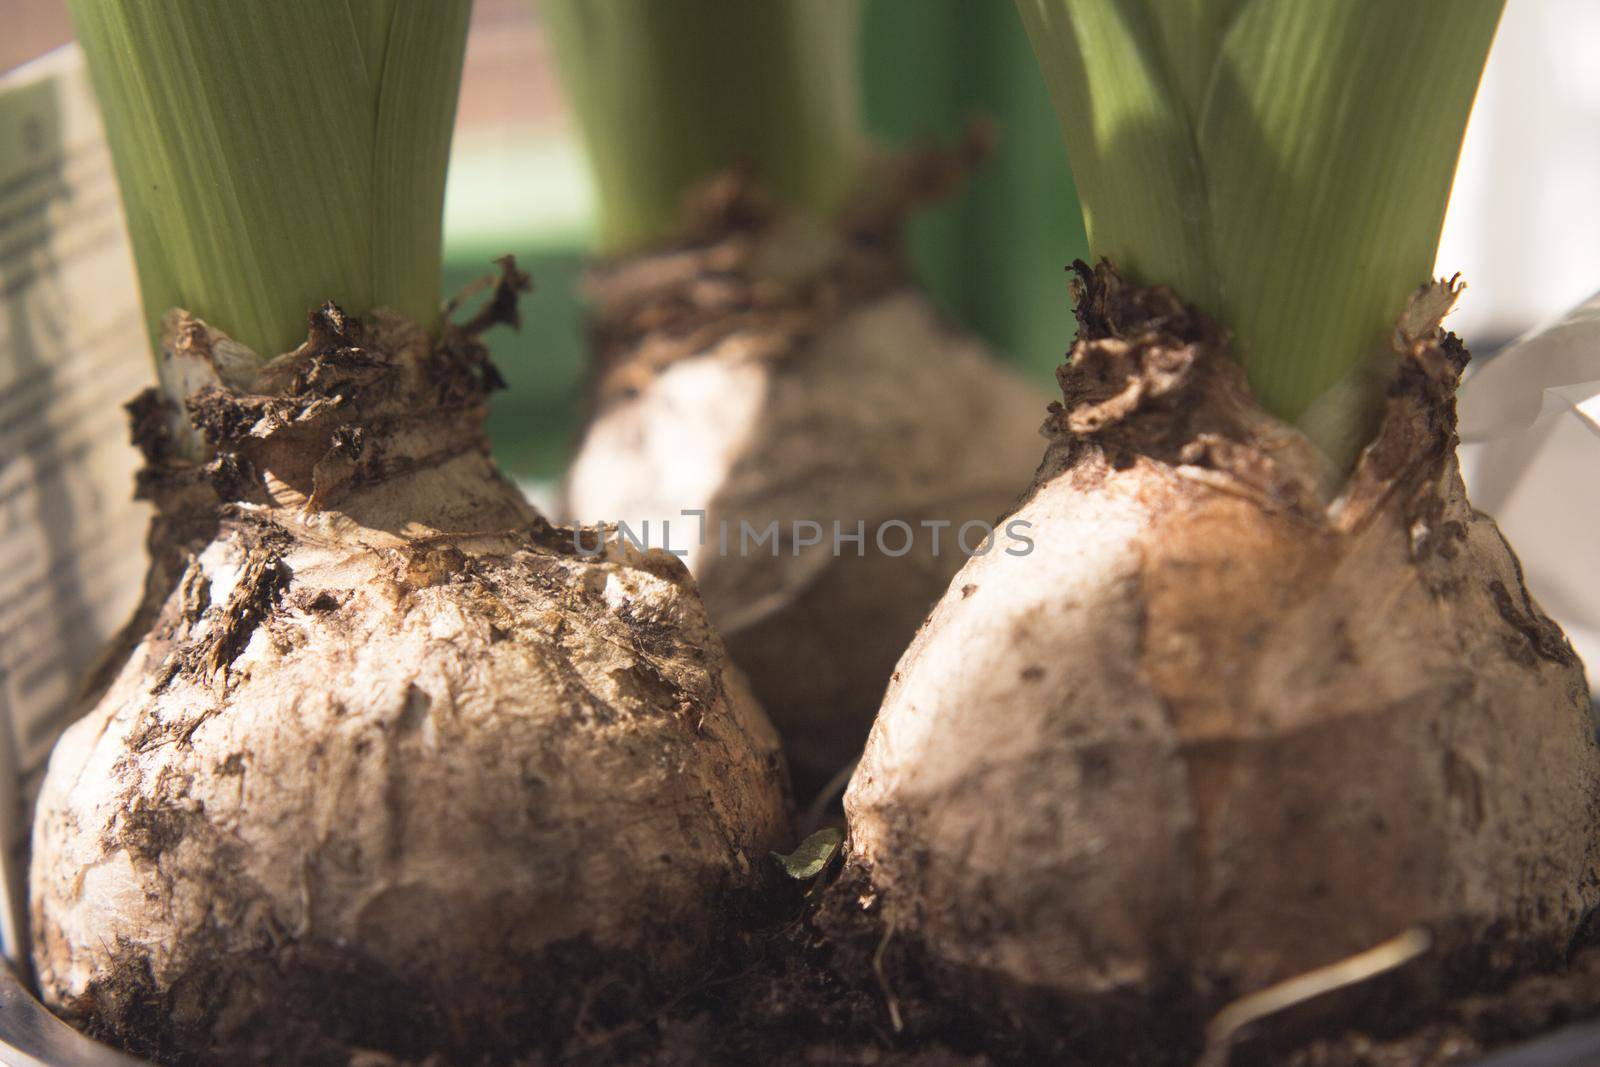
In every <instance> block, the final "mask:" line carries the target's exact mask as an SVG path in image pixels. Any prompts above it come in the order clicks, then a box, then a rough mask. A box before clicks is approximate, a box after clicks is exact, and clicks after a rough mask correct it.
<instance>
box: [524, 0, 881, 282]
mask: <svg viewBox="0 0 1600 1067" xmlns="http://www.w3.org/2000/svg"><path fill="white" fill-rule="evenodd" d="M538 10H539V12H540V14H541V16H542V17H543V18H544V20H545V22H546V25H547V26H548V27H549V30H550V32H551V35H552V37H553V39H554V42H555V46H556V54H557V59H558V63H559V66H560V68H561V72H562V76H563V81H564V82H565V84H566V87H567V92H568V95H569V97H570V98H571V101H572V104H573V107H574V109H575V110H576V111H577V114H578V117H579V120H580V122H581V124H582V127H583V138H584V142H585V145H586V147H587V149H588V155H589V161H590V166H591V169H592V171H593V173H594V178H595V184H596V187H597V190H598V194H599V207H600V229H601V241H602V243H603V245H604V247H605V248H606V249H607V250H608V251H613V252H616V251H625V250H627V249H631V248H637V247H640V246H645V245H650V244H654V243H657V242H660V241H663V240H666V239H668V238H670V237H671V236H672V235H673V234H674V233H675V232H676V231H677V230H678V229H679V228H680V227H681V226H682V224H683V206H684V197H685V194H686V193H687V192H688V190H689V189H691V188H692V187H694V186H695V185H696V184H697V183H699V182H701V181H703V180H704V179H706V178H708V177H710V176H711V175H713V174H716V173H718V172H720V171H723V170H726V169H728V168H730V167H734V166H742V167H745V168H747V169H748V171H749V173H750V175H751V177H752V178H753V179H755V180H756V181H757V182H758V183H759V184H760V186H761V187H762V188H763V189H764V190H765V191H767V192H768V193H770V194H772V195H774V196H776V197H778V198H779V199H780V201H781V202H783V203H784V204H786V205H787V206H789V207H791V208H796V209H799V210H801V211H804V212H810V213H813V214H816V215H827V214H829V213H831V212H832V211H833V210H834V209H835V208H837V207H838V206H839V204H840V202H841V201H842V200H843V199H844V197H846V196H847V195H848V194H849V193H850V192H851V191H852V190H853V189H854V187H855V185H856V183H857V182H858V181H859V178H860V170H861V164H862V160H863V157H864V148H865V144H866V139H865V137H864V135H863V133H862V129H861V119H860V110H861V108H860V89H859V84H858V83H859V75H858V72H857V69H856V65H857V40H856V39H857V35H858V22H859V17H858V15H859V12H858V10H857V5H856V3H855V2H854V0H759V2H751V0H672V2H670V3H664V2H661V0H542V2H541V3H540V4H539V7H538Z"/></svg>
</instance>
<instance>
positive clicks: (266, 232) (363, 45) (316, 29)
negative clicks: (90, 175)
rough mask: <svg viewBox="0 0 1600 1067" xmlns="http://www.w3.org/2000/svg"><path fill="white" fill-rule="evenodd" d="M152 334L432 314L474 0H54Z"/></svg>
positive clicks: (292, 330) (291, 331)
mask: <svg viewBox="0 0 1600 1067" xmlns="http://www.w3.org/2000/svg"><path fill="white" fill-rule="evenodd" d="M70 8H71V11H72V16H73V20H74V23H75V24H76V27H77V32H78V40H79V43H80V45H81V46H82V48H83V52H84V57H85V60H86V62H87V64H88V67H89V73H90V76H91V78H92V80H93V82H94V85H95V89H96V95H97V96H98V98H99V100H100V108H101V113H102V115H103V117H104V119H105V124H106V134H107V138H108V140H109V142H110V145H111V154H112V159H113V161H114V163H115V165H116V170H117V177H118V180H119V183H120V185H121V187H122V198H123V205H124V208H125V210H126V214H127V218H128V229H129V234H130V237H131V239H132V243H133V252H134V259H135V263H136V266H137V268H138V273H139V281H140V287H141V290H142V293H143V298H144V308H145V315H146V319H147V322H148V324H149V326H150V330H151V332H152V334H154V333H155V331H156V329H157V323H159V321H160V318H161V315H162V314H163V313H164V312H165V311H166V310H167V309H169V308H171V307H175V306H179V307H184V308H186V309H188V310H189V311H191V312H193V313H195V314H197V315H200V316H201V317H203V318H205V319H207V320H208V321H210V322H211V323H212V324H213V325H215V326H217V327H218V328H220V329H222V330H224V331H226V332H227V333H229V334H231V335H232V336H233V337H234V338H235V339H236V340H238V341H240V342H242V343H244V344H246V345H248V346H249V347H250V348H252V349H253V350H254V351H255V352H256V353H257V354H258V355H260V356H262V357H263V358H270V357H272V356H274V355H276V354H278V353H279V352H281V351H284V350H286V349H288V348H291V347H293V346H294V345H296V344H298V343H299V341H301V340H303V339H304V336H305V317H306V314H307V312H309V311H310V310H312V309H314V308H315V307H317V306H318V305H320V304H321V303H322V302H323V301H325V300H335V301H338V302H339V303H340V304H342V305H343V306H344V307H345V308H346V310H348V311H351V312H353V313H358V314H359V313H364V312H366V311H368V310H370V309H372V308H374V307H379V306H388V307H391V308H394V309H395V310H398V311H401V312H403V313H405V314H407V315H409V316H411V317H412V318H414V319H417V320H418V321H419V322H421V323H422V324H423V325H424V326H425V327H428V328H431V327H432V326H434V325H435V324H436V323H437V320H438V308H439V299H438V292H439V273H440V260H439V243H440V240H439V237H440V225H441V222H440V218H441V210H442V205H443V195H444V168H445V162H446V157H447V155H448V150H449V143H450V128H451V126H452V124H453V120H454V115H455V104H456V92H457V88H458V84H459V81H460V73H461V56H462V52H463V51H464V49H465V43H466V26H467V15H468V12H469V10H470V0H428V2H427V3H398V2H396V0H273V2H272V3H239V2H236V0H70Z"/></svg>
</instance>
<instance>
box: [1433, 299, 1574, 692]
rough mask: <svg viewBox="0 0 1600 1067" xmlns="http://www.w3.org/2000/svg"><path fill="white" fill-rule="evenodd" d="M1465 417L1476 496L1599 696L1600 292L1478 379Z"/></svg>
mask: <svg viewBox="0 0 1600 1067" xmlns="http://www.w3.org/2000/svg"><path fill="white" fill-rule="evenodd" d="M1591 284H1592V282H1591ZM1459 409H1460V413H1461V466H1462V473H1463V475H1464V476H1465V478H1466V482H1467V492H1468V495H1469V496H1470V497H1471V498H1472V502H1473V504H1474V505H1476V506H1477V507H1478V508H1479V509H1480V510H1483V511H1486V512H1488V513H1489V514H1491V515H1493V516H1494V517H1495V519H1496V521H1497V522H1499V524H1500V529H1501V531H1502V532H1504V533H1505V535H1506V537H1507V539H1508V540H1510V542H1511V544H1512V545H1513V546H1514V547H1515V548H1516V551H1517V555H1518V556H1519V557H1520V558H1521V560H1522V566H1523V569H1524V571H1525V572H1526V573H1527V578H1528V586H1529V588H1530V589H1531V590H1532V591H1533V595H1534V596H1535V597H1536V598H1537V599H1538V601H1539V603H1540V605H1542V606H1543V608H1544V610H1545V611H1546V612H1548V613H1549V614H1550V615H1551V616H1552V617H1554V618H1555V620H1556V621H1557V622H1559V623H1560V624H1561V626H1562V628H1563V629H1564V630H1566V632H1567V636H1568V637H1570V638H1571V639H1572V643H1573V645H1574V647H1576V648H1577V650H1578V655H1579V656H1581V657H1582V658H1583V662H1584V666H1585V668H1586V669H1587V670H1588V673H1589V687H1590V690H1591V692H1595V693H1596V694H1597V695H1600V534H1597V531H1600V492H1597V491H1596V490H1597V489H1600V294H1596V295H1595V296H1592V297H1590V298H1589V299H1588V300H1587V301H1585V302H1584V303H1583V304H1580V305H1579V306H1578V307H1576V308H1574V309H1573V310H1572V311H1571V312H1569V313H1568V314H1567V315H1566V316H1565V317H1564V318H1562V319H1560V320H1559V321H1557V322H1556V323H1555V324H1553V325H1551V326H1547V327H1545V328H1543V329H1540V330H1537V331H1535V332H1534V333H1532V334H1530V335H1528V336H1527V337H1524V338H1522V339H1521V340H1519V341H1518V342H1516V343H1515V344H1513V345H1512V346H1510V347H1509V348H1507V349H1506V350H1505V351H1504V352H1502V353H1501V354H1500V355H1498V356H1496V357H1495V358H1494V359H1493V360H1491V361H1490V362H1489V363H1488V364H1486V365H1485V366H1484V368H1483V370H1482V371H1481V372H1480V373H1478V374H1475V375H1473V376H1471V377H1470V378H1468V380H1467V382H1466V383H1465V384H1464V385H1463V386H1462V387H1461V395H1460V401H1459Z"/></svg>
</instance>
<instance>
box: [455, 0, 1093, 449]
mask: <svg viewBox="0 0 1600 1067" xmlns="http://www.w3.org/2000/svg"><path fill="white" fill-rule="evenodd" d="M497 7H498V5H492V4H491V5H483V4H482V2H481V0H480V11H479V16H478V17H481V18H484V19H493V18H494V17H496V14H495V8H497ZM485 8H487V10H485ZM504 10H505V14H504V16H503V17H504V18H506V19H508V20H510V19H514V18H516V17H519V14H520V17H523V18H526V14H525V12H526V10H527V9H526V8H522V7H521V6H520V5H518V6H517V7H515V8H511V7H508V8H506V9H504ZM863 18H864V26H863V44H862V53H863V55H862V59H863V63H864V68H865V69H864V77H863V88H864V93H865V97H866V110H867V117H868V123H869V126H870V128H871V129H872V131H873V133H874V134H875V135H877V136H878V137H879V139H880V140H881V141H882V142H883V143H884V144H885V145H889V146H893V145H896V144H902V143H905V142H907V141H911V140H916V139H920V138H928V137H933V138H939V139H943V140H949V139H951V138H954V137H955V136H957V135H958V134H959V133H960V131H961V130H962V128H963V126H964V124H965V123H966V122H967V121H968V120H970V119H972V118H973V117H976V116H988V117H990V118H992V119H994V120H995V121H996V122H997V123H998V125H999V132H1000V143H999V149H998V151H997V152H996V154H995V156H994V157H993V158H992V159H991V160H990V161H989V163H988V164H987V165H986V166H985V167H984V168H983V169H982V170H981V171H980V172H979V173H978V174H977V175H976V176H975V177H974V179H973V180H972V182H971V183H970V184H969V185H968V186H966V187H965V188H964V189H963V190H962V191H961V193H959V194H958V195H957V196H956V197H955V198H953V199H952V200H951V201H949V202H947V203H945V204H943V205H940V206H938V207H936V208H933V209H931V210H929V211H927V212H926V213H924V214H923V215H922V216H921V217H920V218H919V219H917V220H916V221H915V223H914V224H913V226H912V229H911V232H910V240H911V248H912V254H913V258H914V261H915V265H916V270H917V273H918V275H919V277H920V278H921V280H922V281H923V283H924V284H925V285H926V286H927V287H928V290H929V291H930V292H931V293H932V295H933V297H934V299H935V301H936V302H937V303H938V304H939V305H940V307H941V308H943V309H944V311H945V312H946V313H947V314H949V315H950V316H951V317H952V318H953V319H955V320H956V321H958V322H961V323H963V324H965V325H966V326H968V327H969V328H971V329H973V330H974V331H976V332H977V333H978V334H980V335H981V336H983V337H985V338H987V339H988V340H989V342H990V343H991V344H992V345H993V346H994V348H995V351H996V353H997V355H998V356H999V357H1000V358H1004V359H1008V360H1012V361H1014V362H1015V363H1017V364H1018V365H1019V366H1021V367H1023V368H1025V370H1026V371H1027V373H1029V374H1030V375H1031V376H1033V377H1035V378H1036V379H1038V380H1039V381H1041V382H1049V381H1050V376H1051V372H1052V371H1053V370H1054V368H1055V366H1056V364H1057V363H1058V362H1060V357H1061V354H1062V353H1063V352H1064V351H1065V350H1066V347H1067V345H1068V344H1069V343H1070V341H1071V339H1072V334H1073V326H1072V314H1071V308H1070V306H1069V304H1068V301H1067V288H1066V281H1067V276H1066V273H1065V270H1064V268H1065V266H1066V264H1067V263H1069V262H1071V260H1072V259H1073V258H1074V257H1077V256H1083V255H1086V250H1087V244H1086V242H1085V239H1084V235H1083V224H1082V220H1081V219H1080V217H1079V214H1078V208H1077V201H1076V198H1075V196H1074V194H1073V190H1072V184H1071V175H1070V172H1069V171H1068V168H1067V160H1066V153H1065V150H1064V149H1063V147H1062V143H1061V135H1060V132H1059V129H1058V127H1057V125H1056V120H1055V116H1054V114H1053V113H1052V112H1051V110H1050V101H1049V98H1048V96H1047V95H1046V92H1045V87H1044V82H1043V78H1042V76H1041V75H1040V73H1039V70H1038V66H1037V65H1036V64H1035V62H1034V59H1033V54H1032V52H1031V50H1030V48H1029V45H1028V41H1027V37H1026V36H1025V34H1024V33H1023V30H1022V26H1021V23H1020V22H1019V20H1018V19H1017V16H1016V12H1015V10H1014V9H1013V8H1012V6H1011V5H1010V4H1009V3H1001V2H997V0H865V3H864V13H863ZM534 19H535V20H536V19H537V15H536V14H535V15H534ZM482 30H483V32H482V33H480V32H479V31H480V27H479V26H478V25H477V24H476V19H475V25H474V42H473V44H471V45H469V51H468V63H467V71H468V74H467V78H468V84H467V85H466V86H464V89H463V93H464V95H463V111H464V115H463V122H462V124H461V126H460V128H459V131H458V135H457V143H456V148H455V152H454V156H453V159H452V165H451V177H450V189H449V192H448V193H447V196H446V201H447V202H446V227H445V234H446V241H447V248H446V265H445V291H446V293H447V294H450V293H456V292H459V291H460V289H461V288H462V287H463V286H465V285H466V284H467V283H468V282H470V281H471V280H473V279H474V278H476V277H479V276H481V275H483V274H484V273H486V271H487V270H489V263H490V260H491V259H493V258H494V257H495V256H498V255H501V254H503V253H505V252H508V251H509V252H513V253H515V254H516V256H517V258H518V260H519V261H520V262H521V263H523V264H524V265H525V266H526V267H527V268H528V269H529V270H530V271H531V272H532V274H533V277H534V286H535V291H534V293H533V294H532V295H531V296H530V297H529V298H528V299H527V300H526V301H525V302H524V304H523V327H522V331H521V332H520V334H512V333H510V332H509V331H497V332H496V333H495V334H493V335H491V338H490V341H491V344H492V346H493V349H494V353H495V358H496V360H497V362H498V363H499V366H500V368H501V371H502V373H503V374H504V375H505V377H506V380H507V382H508V383H509V384H510V388H509V389H507V390H506V391H505V392H503V393H500V394H499V395H497V396H496V397H495V399H494V402H493V413H492V415H491V417H490V422H489V432H490V436H491V438H492V440H493V442H494V447H495V451H496V454H497V455H498V457H499V458H500V460H501V462H502V464H503V465H504V466H505V467H506V469H507V470H508V471H509V472H510V473H511V474H513V475H514V476H516V477H518V478H519V479H524V480H549V479H554V478H556V477H558V476H559V474H560V471H561V469H562V466H563V464H564V462H565V460H566V457H567V454H568V453H569V451H570V449H571V448H572V446H573V444H574V443H575V435H576V433H577V420H578V417H579V415H580V401H579V395H580V386H581V380H582V373H583V372H582V366H583V363H582V361H583V306H582V301H581V295H580V293H579V290H578V286H579V283H580V280H581V274H582V265H583V260H584V255H585V249H586V248H587V246H588V242H589V237H590V233H591V230H592V219H593V206H592V202H591V198H590V194H589V190H588V178H587V174H586V172H585V170H584V166H583V161H582V157H581V154H580V152H579V149H578V147H577V145H576V140H575V137H574V131H573V130H572V128H571V126H570V122H567V121H565V120H564V119H559V118H558V119H556V120H554V121H552V122H549V123H547V124H546V125H544V126H543V127H539V128H536V129H534V130H533V131H532V132H529V131H520V132H518V133H517V134H516V135H515V136H494V135H493V134H489V135H486V136H479V135H477V134H475V133H474V128H475V123H474V121H473V116H474V114H475V112H476V111H477V110H480V109H481V110H484V111H487V112H493V111H494V110H495V102H493V101H490V102H489V103H484V102H483V101H481V100H480V99H479V98H478V97H475V96H473V95H472V94H473V92H474V89H473V85H472V81H473V78H474V70H475V68H478V69H482V68H492V67H493V65H494V63H495V62H496V55H497V51H503V52H505V53H506V55H505V56H504V57H502V61H503V62H505V63H507V64H516V63H521V64H524V65H526V64H529V63H535V64H536V65H537V64H538V63H541V62H542V63H545V64H546V66H547V65H548V59H549V56H548V53H547V52H544V53H542V54H541V53H540V52H539V51H538V49H539V48H540V47H541V45H540V41H539V35H538V29H537V23H536V21H535V22H534V23H533V24H532V25H531V26H526V27H518V26H516V25H513V24H511V23H509V22H508V23H507V24H506V25H503V26H500V27H498V29H497V28H496V27H495V26H494V25H493V24H492V22H491V23H490V24H489V25H486V26H484V27H482ZM524 33H526V34H529V35H531V36H530V39H529V40H521V37H522V35H523V34H524ZM519 42H520V43H519ZM474 49H476V50H477V51H476V52H475V51H474ZM512 53H516V55H513V54H512ZM524 73H527V71H526V68H525V67H524ZM533 74H534V76H536V77H537V76H539V74H540V72H538V71H535V72H533ZM499 80H500V81H502V82H504V81H507V80H508V79H507V78H501V79H499ZM488 81H490V79H488V78H484V79H480V80H479V85H480V86H481V85H484V84H485V83H487V82H488ZM529 95H531V97H532V98H533V101H532V103H531V104H529V105H527V106H531V107H533V108H535V109H537V108H539V107H544V108H546V109H548V110H550V111H552V112H554V113H559V112H560V111H561V109H562V104H561V102H560V100H559V94H558V90H555V89H554V88H553V81H544V80H540V81H539V82H538V85H537V86H536V87H535V88H534V89H532V90H530V91H529ZM541 97H545V98H546V99H543V100H542V101H541V99H540V98H541ZM510 103H511V102H509V101H502V102H500V107H501V110H502V111H503V110H504V108H505V107H507V106H510Z"/></svg>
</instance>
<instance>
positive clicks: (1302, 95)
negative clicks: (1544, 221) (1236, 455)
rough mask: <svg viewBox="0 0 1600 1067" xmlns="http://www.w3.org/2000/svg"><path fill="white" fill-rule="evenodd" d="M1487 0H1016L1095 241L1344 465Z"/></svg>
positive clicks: (1448, 161) (1401, 299)
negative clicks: (1214, 339)
mask: <svg viewBox="0 0 1600 1067" xmlns="http://www.w3.org/2000/svg"><path fill="white" fill-rule="evenodd" d="M1502 3H1503V0H1404V2H1395V0H1017V6H1018V9H1019V11H1020V12H1021V14H1022V18H1023V21H1024V23H1025V24H1026V25H1027V28H1028V32H1029V35H1030V37H1031V38H1032V40H1033V45H1034V51H1035V53H1036V55H1037V56H1038V58H1039V62H1040V64H1041V66H1042V67H1043V69H1044V71H1045V76H1046V80H1047V82H1048V83H1049V86H1050V91H1051V95H1052V97H1053V99H1054V102H1055V105H1056V110H1057V113H1058V114H1059V116H1060V119H1061V125H1062V130H1063V132H1064V134H1065V136H1066V141H1067V149H1068V153H1069V155H1070V157H1071V162H1072V170H1073V176H1074V177H1075V178H1076V180H1077V187H1078V194H1079V198H1080V201H1081V203H1082V206H1083V211H1084V218H1085V223H1086V226H1087V229H1088V234H1089V242H1090V247H1091V249H1092V250H1093V251H1094V253H1095V254H1096V255H1101V256H1106V257H1108V258H1110V259H1112V260H1113V261H1114V262H1116V263H1117V264H1118V265H1119V266H1120V267H1122V268H1123V270H1124V271H1125V272H1126V273H1128V274H1129V275H1131V276H1132V277H1135V278H1137V279H1138V280H1140V281H1143V282H1145V283H1149V284H1154V283H1162V282H1164V283H1167V284H1170V285H1172V286H1173V288H1174V289H1176V290H1177V291H1178V293H1179V294H1180V295H1181V296H1182V297H1184V298H1185V299H1187V300H1189V301H1192V302H1194V303H1196V304H1198V305H1199V306H1201V307H1202V308H1203V309H1205V310H1206V311H1207V312H1209V313H1210V314H1211V315H1212V316H1214V317H1215V318H1216V319H1217V320H1218V321H1220V322H1221V323H1222V325H1224V326H1225V327H1227V328H1228V329H1229V330H1230V331H1231V332H1232V334H1233V337H1234V348H1235V354H1236V355H1237V356H1238V358H1239V359H1240V360H1241V361H1242V362H1243V363H1244V366H1245V370H1246V373H1247V375H1248V377H1249V379H1250V384H1251V387H1252V388H1253V389H1254V391H1255V393H1256V396H1257V398H1258V399H1259V400H1260V402H1261V403H1262V404H1263V406H1265V407H1266V408H1267V410H1269V411H1272V412H1273V413H1275V414H1277V415H1279V416H1280V417H1282V418H1285V419H1289V420H1292V421H1298V422H1299V423H1300V424H1301V426H1302V428H1304V429H1305V430H1306V431H1307V432H1308V433H1309V434H1311V436H1312V437H1313V439H1314V440H1316V441H1317V443H1318V444H1319V445H1321V446H1322V447H1323V449H1324V450H1325V451H1326V452H1328V454H1329V455H1330V457H1331V458H1333V459H1334V460H1335V461H1336V462H1338V463H1341V464H1344V463H1348V461H1349V460H1350V459H1351V457H1352V456H1353V454H1354V450H1355V449H1356V448H1357V447H1359V445H1360V444H1361V443H1363V442H1364V440H1365V437H1366V435H1367V433H1368V432H1369V431H1370V429H1371V425H1372V421H1373V419H1374V417H1375V414H1376V412H1377V410H1378V407H1379V404H1380V401H1381V393H1380V391H1379V389H1378V388H1377V386H1379V385H1381V381H1382V379H1383V378H1384V377H1385V367H1386V366H1387V361H1388V344H1387V339H1388V336H1389V333H1390V330H1391V328H1392V326H1393V324H1394V320H1395V318H1396V316H1397V315H1398V314H1399V312H1400V311H1401V309H1402V308H1403V307H1404V306H1405V301H1406V299H1407V297H1408V296H1409V294H1410V293H1411V291H1412V290H1413V289H1415V288H1416V287H1417V286H1418V285H1420V284H1422V283H1424V282H1426V281H1428V280H1429V277H1430V275H1431V272H1432V268H1433V258H1434V254H1435V252H1436V250H1437V247H1438V241H1439V231H1440V228H1441V227H1442V225H1443V222H1444V211H1445V205H1446V203H1447V202H1448V200H1449V195H1450V185H1451V181H1452V178H1453V175H1454V172H1455V166H1456V160H1457V157H1458V156H1459V154H1460V149H1461V140H1462V136H1463V134H1464V132H1465V128H1466V122H1467V116H1468V113H1469V111H1470V110H1471V106H1472V99H1473V96H1474V95H1475V93H1476V91H1477V86H1478V81H1479V78H1480V76H1481V74H1482V71H1483V65H1484V61H1485V59H1486V57H1487V54H1488V50H1489V44H1490V42H1491V41H1492V39H1493V37H1494V30H1495V26H1496V23H1497V22H1498V20H1499V17H1500V9H1501V7H1502Z"/></svg>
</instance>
